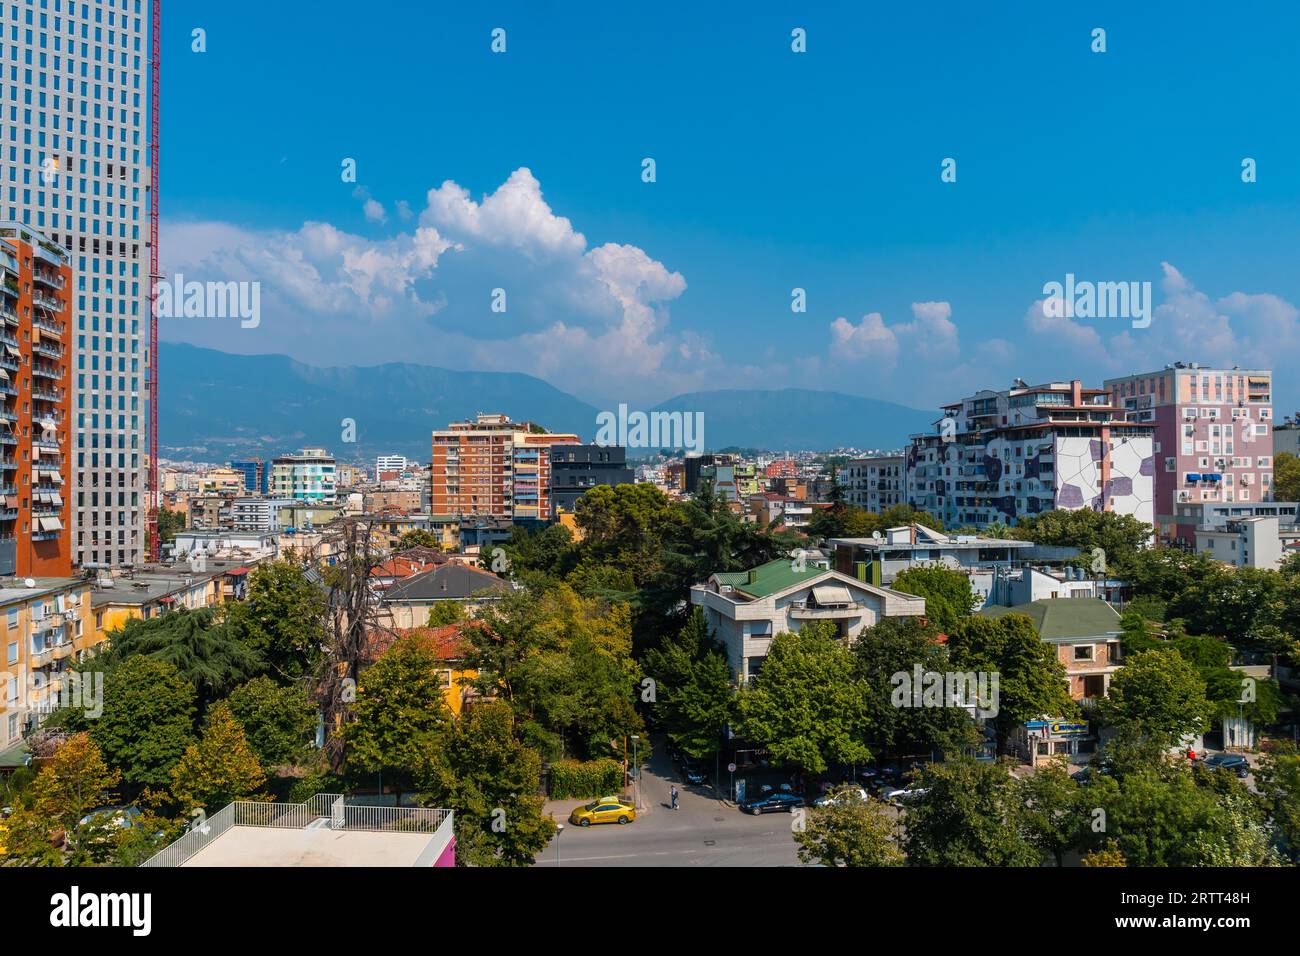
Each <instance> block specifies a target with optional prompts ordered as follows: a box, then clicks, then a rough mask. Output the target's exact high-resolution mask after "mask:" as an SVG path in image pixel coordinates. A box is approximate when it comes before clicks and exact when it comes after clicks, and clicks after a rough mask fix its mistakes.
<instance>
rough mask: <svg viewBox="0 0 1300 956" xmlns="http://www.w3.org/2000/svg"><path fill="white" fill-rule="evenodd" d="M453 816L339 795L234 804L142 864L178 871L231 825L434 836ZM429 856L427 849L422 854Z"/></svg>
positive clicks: (429, 809) (440, 810)
mask: <svg viewBox="0 0 1300 956" xmlns="http://www.w3.org/2000/svg"><path fill="white" fill-rule="evenodd" d="M451 817H452V812H451V811H450V810H444V809H433V808H429V807H365V806H351V805H348V804H346V803H344V802H343V795H342V794H340V793H318V794H316V795H315V796H314V797H312V798H311V799H310V800H307V801H306V802H304V803H259V802H257V801H253V800H236V801H235V802H234V803H231V804H229V805H228V806H226V807H224V808H222V809H221V810H219V811H218V812H217V813H216V814H214V815H213V816H211V817H208V818H207V819H206V820H204V821H203V823H202V825H197V824H196V825H195V826H194V828H193V829H191V830H190V831H189V832H188V833H186V834H185V835H184V836H182V837H181V838H180V839H178V840H176V841H175V842H174V843H172V844H171V845H170V846H167V847H164V848H163V849H162V850H159V851H158V852H157V853H155V854H154V855H153V856H151V857H150V858H149V859H148V860H146V861H145V862H144V863H142V864H140V865H141V866H147V867H178V866H180V865H182V864H183V863H184V862H185V861H186V860H188V859H190V858H191V857H193V856H194V855H195V854H197V853H198V852H199V851H200V850H202V849H204V848H205V847H207V846H208V845H210V844H211V843H212V842H213V841H214V840H216V839H217V838H218V837H220V836H221V835H222V834H224V833H225V832H226V831H227V830H229V829H230V828H231V827H278V828H282V829H290V830H305V829H308V828H309V827H314V826H327V827H328V828H329V829H331V830H369V831H383V832H390V833H391V832H397V833H437V832H438V831H439V829H440V828H441V827H443V826H444V825H445V826H447V827H450V826H451V825H452V824H451ZM426 852H429V851H426Z"/></svg>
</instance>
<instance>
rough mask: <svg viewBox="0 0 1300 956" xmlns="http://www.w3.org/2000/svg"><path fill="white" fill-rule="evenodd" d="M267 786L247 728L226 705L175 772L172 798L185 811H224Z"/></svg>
mask: <svg viewBox="0 0 1300 956" xmlns="http://www.w3.org/2000/svg"><path fill="white" fill-rule="evenodd" d="M265 782H266V775H265V774H264V773H263V772H262V768H261V766H260V765H259V764H258V762H257V757H256V755H255V754H254V753H253V750H252V748H251V747H249V745H248V740H247V738H246V737H245V736H244V728H243V727H241V726H240V724H239V721H237V720H235V717H234V715H233V714H232V713H231V712H230V708H229V707H228V706H227V705H226V704H225V703H224V702H223V703H220V704H217V705H216V706H215V707H213V708H212V710H210V711H209V712H208V717H207V720H206V721H205V722H204V725H203V732H202V734H201V735H200V736H199V739H198V740H196V741H195V742H194V743H192V744H190V745H189V746H188V747H187V748H186V749H185V753H184V755H183V756H182V757H181V759H180V761H179V762H178V763H177V764H176V766H175V767H173V768H172V796H173V797H174V798H175V800H176V802H177V803H178V804H179V805H180V806H181V808H182V809H183V810H188V809H190V808H194V807H202V808H204V809H205V810H208V811H215V810H220V809H221V808H222V807H224V806H226V805H227V804H229V803H231V802H233V801H235V800H247V799H249V798H250V797H252V796H253V795H254V794H256V793H257V791H258V789H259V788H260V787H261V786H262V784H263V783H265Z"/></svg>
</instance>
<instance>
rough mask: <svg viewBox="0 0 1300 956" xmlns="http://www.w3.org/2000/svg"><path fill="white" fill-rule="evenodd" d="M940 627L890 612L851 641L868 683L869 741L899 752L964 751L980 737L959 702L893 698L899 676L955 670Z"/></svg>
mask: <svg viewBox="0 0 1300 956" xmlns="http://www.w3.org/2000/svg"><path fill="white" fill-rule="evenodd" d="M938 635H939V629H938V628H937V627H935V625H934V624H933V623H932V622H929V621H926V620H923V619H922V618H917V617H886V618H882V619H881V620H879V621H877V622H876V624H875V625H874V626H873V627H871V628H870V629H868V630H866V631H864V632H863V633H862V634H860V635H859V636H858V640H857V641H855V642H854V644H853V655H854V657H855V658H856V662H857V671H858V674H859V675H860V676H861V678H862V679H863V680H864V681H865V682H866V684H867V686H868V687H869V688H870V698H869V700H870V702H869V709H868V721H867V723H868V726H869V727H870V731H869V737H868V743H869V744H870V745H871V747H872V749H873V750H876V749H880V750H884V751H887V752H890V753H892V754H895V755H898V756H907V755H909V754H918V753H927V754H928V753H933V752H935V751H939V752H943V753H951V752H960V751H961V750H962V749H963V748H966V747H973V746H975V745H977V744H978V743H979V742H980V733H979V729H978V727H977V725H976V724H975V722H974V721H973V720H971V718H970V715H969V713H968V712H967V711H966V710H965V709H964V708H961V707H899V706H897V705H896V703H895V701H894V687H895V686H896V685H895V680H894V678H895V675H898V674H904V675H906V676H907V677H908V678H911V677H912V675H913V674H914V672H915V668H916V667H917V666H920V668H921V672H922V673H923V674H924V673H930V672H934V673H941V674H942V673H947V672H949V671H951V670H953V664H952V662H951V660H950V658H949V653H948V648H947V646H946V645H944V644H940V643H939V642H938Z"/></svg>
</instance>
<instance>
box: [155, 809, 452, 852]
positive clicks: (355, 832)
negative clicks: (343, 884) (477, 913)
mask: <svg viewBox="0 0 1300 956" xmlns="http://www.w3.org/2000/svg"><path fill="white" fill-rule="evenodd" d="M452 819H453V815H452V812H451V811H450V810H439V809H427V808H418V807H382V806H381V807H372V806H358V805H349V804H346V803H345V802H344V799H343V797H342V796H341V795H340V794H336V793H318V794H316V796H314V797H312V798H311V799H310V800H308V801H306V802H305V803H257V802H253V801H246V800H240V801H236V802H234V803H232V804H229V805H228V806H226V807H225V808H223V809H222V810H220V811H218V812H217V813H216V814H214V815H213V816H212V817H210V818H209V819H208V820H206V821H205V823H204V825H203V826H200V827H196V828H194V829H192V830H190V831H188V832H187V833H186V834H185V835H184V836H182V837H181V838H180V839H179V840H177V841H175V842H174V843H172V844H171V845H170V846H168V847H166V848H164V849H163V850H161V851H159V852H158V853H156V854H154V856H152V857H151V858H150V859H149V860H147V861H146V862H145V863H144V864H143V865H144V866H146V867H154V868H157V867H179V866H186V867H198V866H229V867H234V866H241V867H250V866H255V867H263V866H275V867H280V866H346V867H362V866H400V867H410V866H451V865H453V863H454V858H455V857H454V854H455V843H454V841H453V824H452Z"/></svg>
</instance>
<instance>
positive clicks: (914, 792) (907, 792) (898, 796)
mask: <svg viewBox="0 0 1300 956" xmlns="http://www.w3.org/2000/svg"><path fill="white" fill-rule="evenodd" d="M929 792H930V790H929V788H927V787H903V788H901V789H899V790H890V791H889V792H887V793H886V794H885V799H886V800H888V801H889V802H890V803H893V804H899V803H910V802H911V801H913V800H915V799H916V798H917V797H923V796H925V795H926V794H927V793H929Z"/></svg>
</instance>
